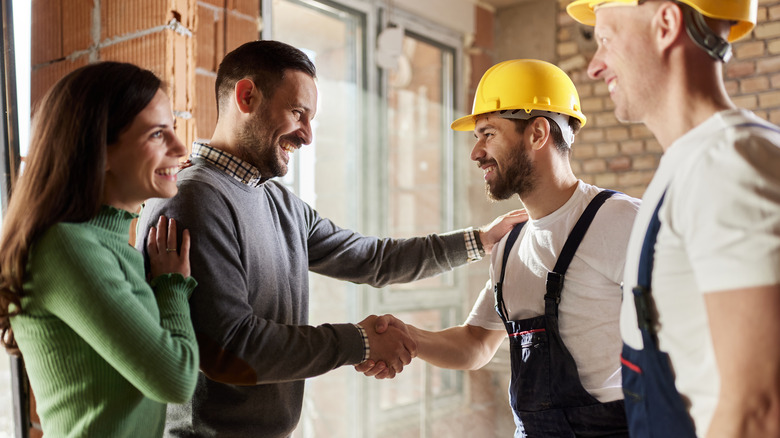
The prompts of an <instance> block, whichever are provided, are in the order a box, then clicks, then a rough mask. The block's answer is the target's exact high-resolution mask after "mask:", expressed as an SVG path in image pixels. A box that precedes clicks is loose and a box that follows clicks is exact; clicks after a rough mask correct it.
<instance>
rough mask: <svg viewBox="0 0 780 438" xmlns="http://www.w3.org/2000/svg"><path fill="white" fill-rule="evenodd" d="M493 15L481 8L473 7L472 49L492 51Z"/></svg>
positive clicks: (493, 42)
mask: <svg viewBox="0 0 780 438" xmlns="http://www.w3.org/2000/svg"><path fill="white" fill-rule="evenodd" d="M494 23H495V20H494V18H493V13H492V12H491V11H489V10H487V9H485V8H483V7H480V6H474V44H473V45H474V47H480V48H483V49H487V50H493V47H494V44H495V41H493V29H494Z"/></svg>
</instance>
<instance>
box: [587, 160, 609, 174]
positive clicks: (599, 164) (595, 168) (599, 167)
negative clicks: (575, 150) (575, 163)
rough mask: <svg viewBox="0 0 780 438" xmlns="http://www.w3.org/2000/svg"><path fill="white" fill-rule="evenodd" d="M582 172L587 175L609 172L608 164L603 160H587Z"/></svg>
mask: <svg viewBox="0 0 780 438" xmlns="http://www.w3.org/2000/svg"><path fill="white" fill-rule="evenodd" d="M582 170H583V171H584V172H586V173H598V172H603V171H605V170H607V162H606V161H605V160H603V159H601V158H595V159H590V160H585V161H583V162H582Z"/></svg>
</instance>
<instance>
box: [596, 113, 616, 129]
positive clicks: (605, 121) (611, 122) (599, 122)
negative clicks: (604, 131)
mask: <svg viewBox="0 0 780 438" xmlns="http://www.w3.org/2000/svg"><path fill="white" fill-rule="evenodd" d="M590 120H593V124H594V125H595V126H599V127H609V126H618V125H619V124H620V122H618V120H617V119H616V118H615V115H614V114H613V113H612V112H606V113H599V114H596V116H595V117H591V118H590Z"/></svg>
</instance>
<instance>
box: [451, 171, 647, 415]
mask: <svg viewBox="0 0 780 438" xmlns="http://www.w3.org/2000/svg"><path fill="white" fill-rule="evenodd" d="M599 191H600V189H599V188H598V187H596V186H592V185H589V184H586V183H584V182H582V181H580V182H579V184H578V186H577V190H576V191H575V192H574V194H573V195H572V197H571V198H570V199H569V200H568V201H567V202H566V203H565V204H564V205H563V206H562V207H561V208H559V209H558V210H556V211H555V212H553V213H551V214H549V215H547V216H545V217H543V218H540V219H537V220H529V221H528V223H526V225H525V227H524V228H523V230H522V231H521V233H520V236H518V239H517V242H516V243H515V245H514V247H513V248H512V253H511V254H510V255H509V260H508V261H507V269H506V274H505V276H504V285H505V287H504V302H505V303H506V306H507V309H508V312H509V318H510V319H511V320H518V319H526V318H532V317H535V316H539V315H543V314H544V294H545V280H546V279H547V272H548V271H551V270H552V269H553V267H554V266H555V262H556V261H557V260H558V256H559V255H560V253H561V249H563V245H564V243H565V242H566V239H567V238H568V237H569V233H570V232H571V230H572V228H574V224H576V223H577V220H578V219H579V218H580V215H581V214H582V212H583V211H584V210H585V208H586V207H587V206H588V203H589V202H590V201H591V199H593V197H595V196H596V194H598V193H599ZM639 203H640V201H639V200H638V199H635V198H631V197H629V196H627V195H624V194H622V193H617V194H615V195H613V196H612V197H611V198H609V199H608V200H607V201H606V202H605V203H604V205H602V206H601V208H600V209H599V211H598V213H597V214H596V217H595V218H594V220H593V222H592V223H591V225H590V227H589V228H588V231H587V233H585V237H584V238H583V240H582V243H580V246H579V248H578V249H577V252H576V253H575V255H574V259H573V260H572V262H571V264H570V265H569V269H568V270H567V271H566V277H565V281H564V285H563V292H562V293H561V302H560V304H559V307H558V315H559V325H560V332H561V338H562V339H563V343H564V344H565V345H566V348H568V349H569V352H570V353H571V355H572V357H573V358H574V361H575V362H576V364H577V370H578V372H579V375H580V382H581V383H582V386H583V387H584V388H585V389H586V390H587V391H588V392H589V393H590V394H591V395H592V396H594V397H595V398H596V399H598V400H599V401H601V402H608V401H613V400H619V399H622V398H623V393H622V390H621V380H620V350H621V346H622V342H621V340H620V330H619V312H620V300H621V294H620V281H621V279H622V278H623V266H624V261H625V254H626V245H627V243H628V236H629V233H630V231H631V225H632V224H633V222H634V217H635V216H636V213H637V210H638V209H639ZM505 244H506V238H504V239H503V240H502V241H501V242H500V243H499V244H498V247H497V249H496V251H493V255H492V259H491V267H490V280H488V282H487V284H486V285H485V289H483V290H482V292H481V293H480V295H479V298H478V299H477V302H476V303H475V304H474V308H473V309H472V311H471V314H470V315H469V317H468V318H467V319H466V324H470V325H474V326H479V327H483V328H486V329H489V330H506V329H505V328H504V325H503V323H502V322H501V319H500V318H499V317H498V314H497V313H496V311H495V308H494V306H495V298H494V297H493V284H494V282H497V281H498V280H499V275H500V271H501V261H502V258H503V254H504V246H505ZM520 285H522V286H523V287H519V286H520Z"/></svg>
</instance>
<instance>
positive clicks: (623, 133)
mask: <svg viewBox="0 0 780 438" xmlns="http://www.w3.org/2000/svg"><path fill="white" fill-rule="evenodd" d="M628 138H629V135H628V128H626V127H624V126H619V127H616V128H610V129H607V140H611V141H620V140H627V139H628Z"/></svg>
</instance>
